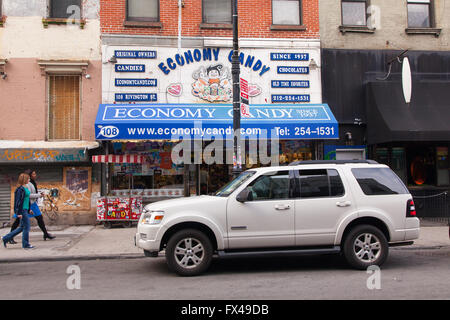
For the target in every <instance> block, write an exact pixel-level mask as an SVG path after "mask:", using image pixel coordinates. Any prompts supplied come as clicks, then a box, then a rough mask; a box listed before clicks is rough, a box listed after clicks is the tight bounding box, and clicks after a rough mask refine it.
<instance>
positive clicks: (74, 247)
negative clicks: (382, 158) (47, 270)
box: [0, 223, 450, 262]
mask: <svg viewBox="0 0 450 320" xmlns="http://www.w3.org/2000/svg"><path fill="white" fill-rule="evenodd" d="M425 225H427V226H422V227H421V231H420V238H419V239H417V240H416V241H415V243H414V245H412V246H406V247H398V248H395V249H396V250H403V249H404V250H414V249H416V250H420V249H432V248H442V247H450V239H449V227H448V226H444V225H442V224H440V225H439V224H438V225H433V224H429V223H428V224H426V223H425ZM48 229H49V232H50V233H51V234H52V235H54V236H56V238H55V239H54V240H47V241H44V240H43V235H42V232H41V231H40V230H39V228H37V227H33V228H32V229H31V231H30V243H31V244H32V245H33V246H35V247H36V248H35V249H34V250H24V249H22V245H21V240H22V236H21V235H18V236H17V237H16V238H15V240H16V242H17V244H15V245H10V244H8V245H7V248H4V247H3V244H2V243H0V244H1V247H0V262H28V261H30V262H31V261H64V260H95V259H116V258H122V259H127V258H140V257H144V254H143V251H142V250H141V249H138V248H137V247H135V245H134V235H135V233H136V225H133V227H131V228H123V227H121V226H118V227H113V228H111V229H105V228H103V226H102V225H95V226H93V225H89V226H49V227H48ZM9 231H10V229H9V228H2V229H0V235H1V236H4V235H6V234H7V233H8V232H9Z"/></svg>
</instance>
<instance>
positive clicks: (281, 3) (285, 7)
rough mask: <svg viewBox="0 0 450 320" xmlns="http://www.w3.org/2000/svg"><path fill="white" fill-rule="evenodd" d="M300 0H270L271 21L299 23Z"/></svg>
mask: <svg viewBox="0 0 450 320" xmlns="http://www.w3.org/2000/svg"><path fill="white" fill-rule="evenodd" d="M301 8H302V3H301V0H272V23H273V24H284V25H301V24H302V14H301Z"/></svg>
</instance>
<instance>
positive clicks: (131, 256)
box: [0, 253, 147, 264]
mask: <svg viewBox="0 0 450 320" xmlns="http://www.w3.org/2000/svg"><path fill="white" fill-rule="evenodd" d="M141 258H147V257H146V256H145V255H143V254H134V253H124V254H110V255H95V256H93V255H79V256H60V257H52V256H46V257H45V256H44V257H27V258H6V259H0V264H1V263H21V262H55V261H72V260H80V261H90V260H115V259H117V260H120V259H124V260H125V259H141Z"/></svg>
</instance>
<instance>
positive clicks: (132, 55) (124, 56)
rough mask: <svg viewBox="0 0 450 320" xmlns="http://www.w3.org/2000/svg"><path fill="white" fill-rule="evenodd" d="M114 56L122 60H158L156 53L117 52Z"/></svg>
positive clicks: (137, 51)
mask: <svg viewBox="0 0 450 320" xmlns="http://www.w3.org/2000/svg"><path fill="white" fill-rule="evenodd" d="M114 56H115V57H116V58H122V59H156V51H148V50H147V51H139V50H115V51H114Z"/></svg>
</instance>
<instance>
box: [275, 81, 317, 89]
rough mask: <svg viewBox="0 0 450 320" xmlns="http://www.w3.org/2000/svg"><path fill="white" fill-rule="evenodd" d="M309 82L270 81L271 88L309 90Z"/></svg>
mask: <svg viewBox="0 0 450 320" xmlns="http://www.w3.org/2000/svg"><path fill="white" fill-rule="evenodd" d="M309 86H310V85H309V80H272V88H309Z"/></svg>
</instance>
